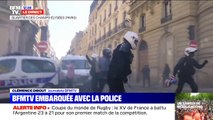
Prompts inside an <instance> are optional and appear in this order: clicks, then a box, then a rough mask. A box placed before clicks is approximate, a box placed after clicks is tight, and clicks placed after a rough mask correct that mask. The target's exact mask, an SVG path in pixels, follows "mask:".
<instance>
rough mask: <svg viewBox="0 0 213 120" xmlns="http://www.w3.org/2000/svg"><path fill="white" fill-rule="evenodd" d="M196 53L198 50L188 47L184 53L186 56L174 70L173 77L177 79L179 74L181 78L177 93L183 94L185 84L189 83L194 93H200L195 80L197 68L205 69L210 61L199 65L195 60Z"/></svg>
mask: <svg viewBox="0 0 213 120" xmlns="http://www.w3.org/2000/svg"><path fill="white" fill-rule="evenodd" d="M195 52H197V48H193V47H187V48H186V49H185V52H184V53H185V56H184V57H182V58H181V59H180V60H179V61H178V63H177V64H176V66H175V68H174V71H173V76H172V77H176V75H177V74H178V78H179V81H178V87H177V89H176V93H181V91H182V89H183V86H184V84H185V83H188V84H189V85H190V87H191V89H192V92H198V86H197V84H196V83H195V81H194V79H193V75H194V74H195V68H197V69H201V68H203V67H204V66H205V65H206V64H207V63H208V61H207V60H205V61H204V62H203V63H202V64H199V63H198V62H197V61H196V60H195V59H194V58H193V57H194V54H195Z"/></svg>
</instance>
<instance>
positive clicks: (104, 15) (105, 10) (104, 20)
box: [104, 9, 106, 21]
mask: <svg viewBox="0 0 213 120" xmlns="http://www.w3.org/2000/svg"><path fill="white" fill-rule="evenodd" d="M105 20H106V9H105V10H104V21H105Z"/></svg>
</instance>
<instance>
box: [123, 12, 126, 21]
mask: <svg viewBox="0 0 213 120" xmlns="http://www.w3.org/2000/svg"><path fill="white" fill-rule="evenodd" d="M125 19H126V11H125V12H124V13H123V21H125Z"/></svg>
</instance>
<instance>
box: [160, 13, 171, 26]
mask: <svg viewBox="0 0 213 120" xmlns="http://www.w3.org/2000/svg"><path fill="white" fill-rule="evenodd" d="M170 20H172V15H168V16H165V17H164V18H161V24H163V23H165V22H167V21H170Z"/></svg>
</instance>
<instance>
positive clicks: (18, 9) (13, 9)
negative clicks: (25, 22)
mask: <svg viewBox="0 0 213 120" xmlns="http://www.w3.org/2000/svg"><path fill="white" fill-rule="evenodd" d="M32 9H33V6H10V11H11V15H21V11H22V10H32Z"/></svg>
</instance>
